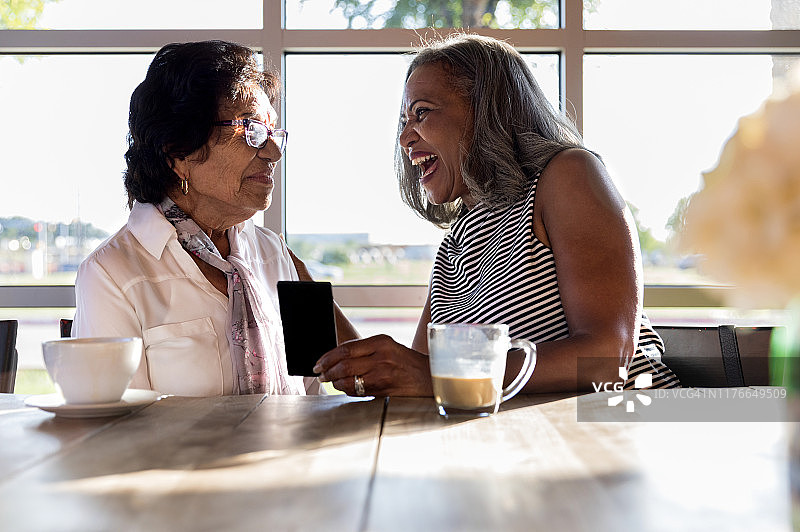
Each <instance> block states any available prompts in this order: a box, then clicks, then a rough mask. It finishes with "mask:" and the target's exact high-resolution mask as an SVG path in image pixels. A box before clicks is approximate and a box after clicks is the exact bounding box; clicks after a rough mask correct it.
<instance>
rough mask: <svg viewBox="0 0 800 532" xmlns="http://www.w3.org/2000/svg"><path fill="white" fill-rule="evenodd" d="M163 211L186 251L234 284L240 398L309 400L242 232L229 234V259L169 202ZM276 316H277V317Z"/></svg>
mask: <svg viewBox="0 0 800 532" xmlns="http://www.w3.org/2000/svg"><path fill="white" fill-rule="evenodd" d="M158 209H159V210H160V211H161V212H162V213H163V214H164V217H166V219H167V220H169V222H170V223H171V224H172V225H174V226H175V229H176V230H177V232H178V241H179V242H180V243H181V245H182V246H183V248H184V249H185V250H186V251H188V252H189V253H191V254H192V255H194V256H195V257H197V258H199V259H200V260H202V261H203V262H205V263H207V264H209V265H211V266H213V267H215V268H217V269H219V270H221V271H222V272H223V273H225V276H226V277H227V279H228V322H229V323H230V330H229V332H228V344H229V345H230V351H231V359H232V361H233V368H234V371H235V372H236V375H237V377H238V381H237V384H238V390H236V391H238V393H240V394H251V393H269V394H282V395H304V394H305V389H304V387H303V385H302V383H297V382H296V381H297V380H299V379H294V378H292V377H290V376H289V373H288V371H287V369H286V355H285V353H284V349H283V338H282V337H281V335H282V331H281V325H280V321H279V319H278V318H277V315H275V316H270V312H269V310H270V308H269V305H264V304H262V301H261V296H260V294H262V293H263V289H262V288H261V286H260V283H259V281H258V279H256V278H255V277H254V276H253V273H252V272H251V271H250V268H249V266H248V265H247V262H246V261H245V259H244V258H243V257H242V255H241V253H240V251H239V247H238V231H237V230H236V228H235V227H234V228H231V229H229V230H228V240H229V241H230V247H231V251H230V254H229V255H228V258H227V259H224V258H222V255H221V254H220V252H219V250H217V247H216V246H215V245H214V243H213V242H212V241H211V239H210V238H209V237H208V235H207V234H206V233H205V232H204V231H203V230H202V229H200V227H199V226H198V225H197V223H196V222H195V221H194V220H192V218H191V217H190V216H189V215H188V214H186V213H185V212H183V210H181V208H180V207H178V206H177V205H176V204H175V202H174V201H172V200H171V199H170V198H169V197H167V198H166V199H165V200H164V201H162V202H161V204H159V205H158ZM272 314H275V313H274V312H273V313H272Z"/></svg>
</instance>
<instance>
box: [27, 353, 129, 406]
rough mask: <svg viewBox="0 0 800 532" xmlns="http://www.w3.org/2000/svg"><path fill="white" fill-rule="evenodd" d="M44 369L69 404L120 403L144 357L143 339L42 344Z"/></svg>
mask: <svg viewBox="0 0 800 532" xmlns="http://www.w3.org/2000/svg"><path fill="white" fill-rule="evenodd" d="M42 354H43V355H44V365H45V367H46V368H47V372H48V373H49V374H50V378H51V379H52V380H53V383H54V384H55V386H56V390H57V391H58V392H60V393H61V395H62V396H63V397H64V401H65V402H67V403H69V404H99V403H116V402H118V401H120V400H121V399H122V394H123V393H125V389H126V388H127V387H128V384H130V382H131V379H132V378H133V374H134V373H136V369H137V368H138V367H139V360H140V358H141V356H142V339H141V338H62V339H61V340H51V341H48V342H42Z"/></svg>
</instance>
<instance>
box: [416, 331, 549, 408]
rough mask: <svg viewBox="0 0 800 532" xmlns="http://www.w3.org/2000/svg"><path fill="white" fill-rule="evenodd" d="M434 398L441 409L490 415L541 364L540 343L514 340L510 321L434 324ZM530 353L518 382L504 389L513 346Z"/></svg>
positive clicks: (430, 335) (431, 348)
mask: <svg viewBox="0 0 800 532" xmlns="http://www.w3.org/2000/svg"><path fill="white" fill-rule="evenodd" d="M428 348H429V351H430V367H431V380H432V383H433V396H434V399H435V400H436V405H437V407H438V408H439V413H440V414H441V415H443V416H445V417H449V416H452V415H469V416H487V415H490V414H494V413H496V412H497V410H498V409H499V408H500V404H501V403H502V402H503V401H506V400H508V399H510V398H512V397H513V396H515V395H516V394H517V393H519V391H520V390H521V389H522V387H523V386H525V384H526V383H527V382H528V380H529V379H530V378H531V375H532V374H533V370H534V368H535V366H536V346H535V345H534V344H533V343H531V342H529V341H527V340H519V339H514V340H512V339H510V338H509V334H508V326H507V325H505V324H467V323H449V324H447V323H429V324H428ZM512 348H514V349H522V350H524V351H525V361H524V362H523V364H522V368H521V369H520V372H519V374H518V375H517V377H516V378H515V379H514V381H513V382H512V383H511V384H510V385H509V386H508V387H507V388H505V389H504V388H503V377H504V375H505V370H506V356H507V354H508V350H509V349H512Z"/></svg>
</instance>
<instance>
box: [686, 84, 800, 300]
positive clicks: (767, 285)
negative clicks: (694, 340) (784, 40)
mask: <svg viewBox="0 0 800 532" xmlns="http://www.w3.org/2000/svg"><path fill="white" fill-rule="evenodd" d="M703 178H704V187H703V188H702V190H700V191H699V192H697V193H696V194H694V196H692V198H691V200H690V202H689V206H688V208H687V211H686V216H685V220H684V230H683V233H682V235H681V238H680V243H681V247H682V248H683V249H684V250H686V251H689V252H693V253H701V254H702V255H704V257H705V259H704V260H703V262H702V263H701V268H702V269H703V271H704V273H706V274H708V275H709V276H712V277H714V278H717V279H718V280H719V281H722V282H726V283H731V284H733V285H734V286H735V287H736V290H734V291H733V297H734V298H735V299H734V301H732V302H731V303H732V304H733V305H734V306H738V307H750V308H753V307H771V308H785V307H786V306H787V305H788V303H789V301H790V300H791V299H792V298H793V297H795V296H798V295H800V92H798V93H795V94H792V95H790V96H788V97H786V98H784V99H780V100H768V101H767V102H765V103H764V105H763V106H762V107H761V108H760V109H759V110H758V111H757V112H755V113H754V114H752V115H749V116H746V117H744V118H742V119H741V120H740V121H739V125H738V128H737V131H736V132H735V133H734V135H733V136H732V137H731V138H730V139H729V140H728V142H727V143H726V144H725V147H724V148H723V151H722V154H721V155H720V160H719V163H718V165H717V167H716V168H715V169H713V170H712V171H710V172H707V173H705V174H704V175H703Z"/></svg>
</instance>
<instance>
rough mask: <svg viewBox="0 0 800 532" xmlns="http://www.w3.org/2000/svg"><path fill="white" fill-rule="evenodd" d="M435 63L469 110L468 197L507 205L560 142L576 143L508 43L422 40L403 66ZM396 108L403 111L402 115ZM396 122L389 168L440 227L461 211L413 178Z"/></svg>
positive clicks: (469, 38)
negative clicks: (434, 199) (436, 199)
mask: <svg viewBox="0 0 800 532" xmlns="http://www.w3.org/2000/svg"><path fill="white" fill-rule="evenodd" d="M427 64H439V65H442V67H444V69H445V70H446V71H447V73H448V74H449V77H450V82H451V84H452V86H453V90H454V91H456V92H458V93H460V94H461V95H462V96H463V97H464V98H465V99H466V101H467V103H468V104H469V106H470V109H471V110H472V119H473V128H472V129H473V133H472V138H471V139H467V142H468V148H467V150H466V151H465V155H464V156H463V157H462V160H461V174H462V175H463V177H464V184H465V185H466V186H467V188H468V189H469V191H470V193H471V195H472V197H473V198H474V199H475V200H476V201H478V202H481V203H483V204H485V205H487V206H489V207H490V208H495V207H503V206H508V205H511V204H513V203H515V202H517V201H519V200H520V199H521V198H523V197H524V195H525V194H526V193H527V192H528V189H529V188H530V183H531V180H532V179H533V176H535V175H536V173H538V172H540V171H542V170H543V169H544V167H545V165H547V162H548V161H549V160H550V159H551V158H552V157H553V156H554V155H556V154H557V153H559V152H560V151H562V150H565V149H567V148H582V147H583V140H582V138H581V135H580V134H579V133H578V131H577V129H576V128H575V126H574V124H573V123H572V122H571V121H570V120H569V119H568V118H567V117H566V116H564V115H563V114H561V113H559V112H557V111H556V110H554V109H553V107H552V106H551V105H550V103H549V102H548V101H547V98H545V96H544V94H543V93H542V90H541V89H540V88H539V85H538V83H537V82H536V80H535V79H534V77H533V74H532V73H531V71H530V69H529V68H528V66H527V64H526V63H525V60H524V59H523V58H522V56H521V55H520V54H519V53H518V52H517V51H516V50H515V49H514V47H513V46H511V45H510V44H508V43H506V42H503V41H499V40H497V39H492V38H490V37H482V36H478V35H472V34H467V33H458V34H454V35H451V36H450V37H447V38H444V39H440V40H437V41H435V42H431V43H427V44H426V45H425V46H424V47H423V48H422V49H421V50H420V51H419V52H417V54H416V56H415V57H414V60H413V61H412V62H411V64H410V65H409V67H408V71H407V72H406V80H408V78H409V77H410V76H411V73H412V72H414V70H415V69H417V68H419V67H421V66H422V65H427ZM401 114H402V113H401ZM402 131H403V127H402V121H401V123H400V125H399V126H398V133H397V144H396V150H395V171H396V174H397V179H398V184H399V186H400V194H401V196H402V198H403V201H404V202H405V203H406V204H407V205H408V206H409V207H411V209H413V210H414V211H415V212H416V213H417V214H418V215H419V216H421V217H422V218H424V219H426V220H428V221H430V222H432V223H433V224H435V225H437V226H439V227H447V226H449V225H450V224H451V223H453V222H454V221H455V220H456V219H458V218H459V217H460V216H461V214H462V213H463V212H464V209H465V207H464V206H463V204H462V202H461V200H460V199H458V200H456V201H454V202H451V203H444V204H441V205H435V204H432V203H430V202H428V199H427V197H426V195H425V191H424V190H423V189H422V186H421V185H420V183H419V175H420V167H415V166H412V165H411V161H410V160H409V159H408V157H407V156H406V154H405V152H404V151H403V149H402V146H401V145H400V133H402Z"/></svg>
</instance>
